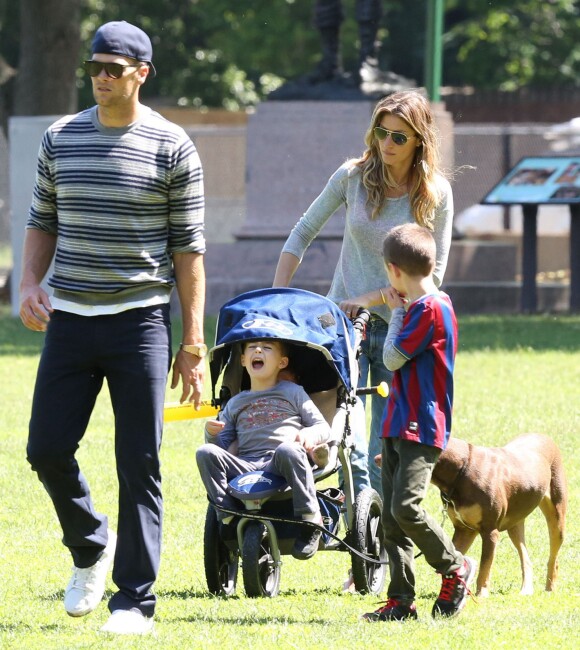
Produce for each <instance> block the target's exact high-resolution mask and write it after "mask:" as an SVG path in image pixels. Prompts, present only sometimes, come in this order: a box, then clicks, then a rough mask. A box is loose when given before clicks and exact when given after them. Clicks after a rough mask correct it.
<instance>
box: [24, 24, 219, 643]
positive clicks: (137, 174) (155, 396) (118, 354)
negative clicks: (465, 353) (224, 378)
mask: <svg viewBox="0 0 580 650" xmlns="http://www.w3.org/2000/svg"><path fill="white" fill-rule="evenodd" d="M152 58H153V53H152V46H151V41H150V39H149V37H148V36H147V34H145V33H144V32H143V31H142V30H141V29H139V28H138V27H135V26H134V25H131V24H129V23H127V22H124V21H115V22H110V23H106V24H105V25H103V26H101V27H100V28H99V29H98V30H97V32H96V34H95V36H94V39H93V42H92V56H91V59H90V60H89V61H85V64H84V67H85V70H86V72H87V73H88V75H90V77H91V79H92V85H93V94H94V97H95V101H96V106H94V107H92V108H90V109H88V110H85V111H82V112H80V113H78V114H76V115H69V116H66V117H63V118H62V119H60V120H58V121H56V122H55V123H54V124H53V125H52V126H50V127H49V128H48V129H47V131H46V133H45V134H44V137H43V140H42V144H41V147H40V152H39V158H38V166H37V175H36V183H35V186H34V193H33V199H32V205H31V208H30V213H29V219H28V223H27V229H26V235H25V242H24V253H23V269H22V281H21V286H20V294H21V306H20V317H21V319H22V322H23V323H24V325H25V326H26V327H28V328H29V329H32V330H35V331H46V337H45V342H44V348H43V351H42V355H41V359H40V364H39V368H38V374H37V378H36V385H35V389H34V397H33V404H32V415H31V419H30V427H29V438H28V446H27V454H28V460H29V462H30V464H31V466H32V469H33V470H34V471H35V472H36V473H37V474H38V478H39V479H40V481H41V482H42V483H43V485H44V487H45V488H46V490H47V492H48V494H49V495H50V497H51V499H52V501H53V504H54V507H55V509H56V513H57V516H58V518H59V521H60V524H61V527H62V530H63V542H64V544H65V546H67V547H68V549H69V550H70V552H71V555H72V558H73V563H74V567H73V575H72V578H71V580H70V582H69V584H68V587H67V588H66V591H65V597H64V605H65V609H66V611H67V612H68V614H70V615H71V616H84V615H85V614H88V613H89V612H91V611H93V610H94V609H95V608H96V607H97V605H98V604H99V602H100V601H101V599H102V597H103V594H104V589H105V579H106V575H107V572H108V569H109V567H110V565H111V563H113V581H114V583H115V584H116V586H117V588H118V590H117V591H116V593H114V595H113V596H112V598H111V599H110V602H109V609H110V612H111V616H110V617H109V620H108V621H107V623H106V624H105V625H104V626H103V628H102V630H104V631H106V632H111V633H121V634H123V633H133V634H146V633H147V632H149V631H150V630H151V629H152V626H153V614H154V610H155V596H154V594H153V592H152V586H153V583H154V582H155V579H156V576H157V571H158V567H159V558H160V550H161V524H162V515H163V501H162V494H161V474H160V463H159V449H160V445H161V435H162V425H163V404H164V399H165V387H166V381H167V376H168V372H169V369H170V367H171V360H172V352H171V328H170V309H169V301H170V293H171V291H172V288H173V286H174V285H175V286H176V287H177V292H178V295H179V299H180V303H181V315H182V325H183V339H182V340H183V343H182V345H181V347H180V349H179V351H178V352H177V354H176V356H175V361H174V363H173V373H172V382H171V385H172V388H175V387H177V386H178V384H179V383H180V381H181V384H182V391H181V401H186V400H189V401H192V402H193V403H194V404H195V405H196V406H197V405H199V403H200V399H201V391H202V386H203V379H204V369H205V365H204V364H205V362H204V360H203V357H204V355H205V352H206V348H205V345H204V344H203V308H204V299H205V275H204V266H203V253H204V252H205V240H204V234H203V227H204V197H203V174H202V168H201V164H200V160H199V156H198V154H197V151H196V149H195V147H194V145H193V143H192V142H191V140H190V138H189V137H188V136H187V134H186V133H185V132H184V131H183V129H182V128H181V127H178V126H177V125H175V124H172V123H171V122H169V121H167V120H166V119H164V118H163V117H162V116H161V115H159V114H158V113H156V112H155V111H153V110H151V109H150V108H148V107H146V106H144V105H143V104H141V103H140V101H139V91H140V88H141V86H142V85H143V84H144V83H145V81H146V80H147V77H148V76H149V75H155V68H154V67H153V63H152ZM52 262H54V268H53V271H52V273H51V275H50V278H49V280H48V285H49V286H50V287H51V288H52V296H51V297H49V295H48V294H47V293H46V292H45V291H44V289H43V288H42V287H41V281H42V280H43V278H44V276H45V274H46V273H47V272H48V270H49V267H50V265H51V263H52ZM104 380H106V382H107V385H108V388H109V393H110V397H111V403H112V407H113V411H114V417H115V456H116V464H117V476H118V481H119V515H118V523H117V535H115V533H114V532H113V531H112V530H110V529H109V525H108V520H107V517H106V516H105V515H102V514H99V513H98V512H97V511H96V510H95V509H94V507H93V504H92V501H91V497H90V492H89V487H88V485H87V482H86V480H85V478H84V476H83V474H82V473H81V471H80V469H79V466H78V464H77V461H76V459H75V453H76V450H77V448H78V446H79V443H80V441H81V439H82V437H83V435H84V433H85V431H86V428H87V425H88V422H89V418H90V416H91V413H92V410H93V407H94V404H95V400H96V398H97V395H98V393H99V392H100V389H101V387H102V384H103V381H104ZM113 560H114V562H113Z"/></svg>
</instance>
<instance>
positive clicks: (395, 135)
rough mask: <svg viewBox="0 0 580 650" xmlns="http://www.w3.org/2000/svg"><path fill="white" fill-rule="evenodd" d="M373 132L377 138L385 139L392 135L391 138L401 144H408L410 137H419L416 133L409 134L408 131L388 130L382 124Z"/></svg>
mask: <svg viewBox="0 0 580 650" xmlns="http://www.w3.org/2000/svg"><path fill="white" fill-rule="evenodd" d="M373 132H374V134H375V138H376V139H377V140H385V139H386V138H388V137H389V136H391V140H392V141H393V142H394V143H395V144H398V145H399V146H403V145H404V144H407V142H408V140H409V138H416V137H417V136H416V135H407V134H406V133H401V132H400V131H388V130H387V129H383V127H382V126H375V128H374V129H373Z"/></svg>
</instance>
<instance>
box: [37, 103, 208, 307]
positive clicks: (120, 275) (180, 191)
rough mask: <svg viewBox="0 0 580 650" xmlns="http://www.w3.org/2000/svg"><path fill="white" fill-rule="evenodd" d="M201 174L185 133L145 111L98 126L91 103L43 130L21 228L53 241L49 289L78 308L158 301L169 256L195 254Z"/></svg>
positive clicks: (199, 249)
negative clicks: (126, 121) (119, 123)
mask: <svg viewBox="0 0 580 650" xmlns="http://www.w3.org/2000/svg"><path fill="white" fill-rule="evenodd" d="M203 227H204V195H203V172H202V168H201V162H200V160H199V156H198V154H197V151H196V149H195V146H194V145H193V143H192V142H191V140H190V138H189V137H188V136H187V134H186V133H185V131H184V130H183V129H182V128H181V127H179V126H177V125H176V124H173V123H172V122H169V121H168V120H166V119H165V118H163V117H162V116H161V115H159V114H158V113H156V112H155V111H152V110H150V109H146V112H145V113H144V114H143V115H142V117H141V118H140V119H139V120H138V121H137V122H135V123H133V124H131V125H129V126H128V127H123V128H107V127H104V126H102V125H101V124H100V123H99V121H98V118H97V107H93V108H90V109H88V110H85V111H82V112H80V113H78V114H76V115H69V116H66V117H63V118H61V119H60V120H58V121H56V122H55V123H54V124H53V125H52V126H50V127H49V128H48V129H47V131H46V132H45V134H44V137H43V140H42V143H41V146H40V152H39V157H38V169H37V175H36V183H35V186H34V193H33V198H32V205H31V208H30V213H29V218H28V223H27V228H37V229H39V230H42V231H44V232H47V233H52V234H54V235H57V247H56V254H55V259H54V272H53V274H52V276H51V277H50V279H49V282H48V283H49V285H50V286H51V287H53V289H54V295H55V296H56V297H59V298H62V299H65V300H68V301H72V302H77V303H81V304H87V305H106V304H110V303H120V302H139V301H143V300H150V299H151V298H154V297H156V296H159V297H162V298H163V297H165V299H167V296H168V294H169V293H170V292H171V289H172V287H173V284H174V278H173V267H172V262H171V254H172V253H176V252H177V253H187V252H192V253H204V252H205V240H204V235H203Z"/></svg>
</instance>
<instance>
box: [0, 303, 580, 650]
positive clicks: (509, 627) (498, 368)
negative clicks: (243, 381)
mask: <svg viewBox="0 0 580 650" xmlns="http://www.w3.org/2000/svg"><path fill="white" fill-rule="evenodd" d="M213 325H214V321H213V319H208V334H207V339H208V341H212V340H213V330H212V328H213ZM175 337H176V340H179V333H178V332H177V331H176V332H175ZM41 345H42V335H41V334H36V333H33V332H29V331H27V330H25V329H24V328H23V327H22V326H21V325H20V323H19V321H17V320H15V319H13V318H11V317H10V316H9V311H8V309H7V308H6V307H2V308H0V370H1V372H0V395H1V405H2V406H1V408H0V494H1V495H2V504H1V508H0V540H1V547H0V549H1V550H0V648H2V649H4V648H10V649H18V650H21V649H27V650H28V649H38V650H47V649H58V650H69V649H70V650H72V649H75V650H76V649H80V648H91V649H98V648H151V647H155V648H176V649H180V650H183V649H189V648H224V649H225V648H254V647H259V648H283V649H286V648H300V649H302V648H304V649H307V648H345V649H348V648H389V649H397V648H405V649H410V650H413V649H415V648H420V649H423V648H437V649H438V650H442V649H447V648H449V649H455V648H464V647H465V648H467V647H469V648H477V649H478V650H479V649H480V648H486V649H487V648H489V649H491V648H494V649H495V648H503V647H505V648H510V649H512V648H516V649H520V648H521V649H526V650H527V649H531V648H538V649H542V650H544V649H548V648H550V649H551V648H554V649H556V648H575V647H577V646H578V637H579V632H578V629H579V626H580V614H579V611H580V524H579V523H578V522H579V520H580V506H579V505H578V502H579V499H578V497H579V492H580V464H579V463H578V460H577V452H576V447H577V445H578V440H579V436H580V394H579V392H580V390H579V388H580V317H579V316H528V317H524V316H521V317H518V316H514V317H492V316H485V317H483V316H482V317H463V318H461V317H460V350H459V354H458V358H457V371H456V400H455V417H454V435H456V436H457V437H460V438H464V439H467V440H469V441H471V442H474V443H476V444H485V445H500V444H504V443H505V442H507V441H508V440H509V439H511V438H512V437H515V436H516V435H518V434H519V433H523V432H528V431H539V432H543V433H546V434H548V435H550V436H552V437H553V438H554V439H555V440H556V442H557V443H558V444H559V445H560V448H561V449H562V452H563V455H564V460H565V466H566V471H567V474H568V481H569V511H568V520H567V524H568V527H567V537H566V541H565V543H564V546H563V548H562V551H561V554H560V578H559V584H558V590H557V591H555V592H554V593H551V594H547V593H545V592H544V591H543V586H544V581H545V567H546V561H547V555H548V535H547V530H546V525H545V522H544V519H543V517H542V515H541V514H540V512H539V511H536V512H534V513H533V514H532V515H531V516H530V517H529V519H528V524H527V542H528V549H529V552H530V555H531V557H532V561H533V564H534V570H535V579H534V584H535V590H536V591H535V594H534V595H533V596H530V597H521V596H519V595H518V591H519V586H520V568H519V560H518V557H517V554H516V552H515V549H514V548H513V547H512V545H511V542H510V541H509V539H508V537H507V535H506V534H503V535H502V538H501V543H500V544H499V547H498V551H497V557H496V561H495V564H494V567H493V572H492V595H491V597H490V598H488V599H487V600H480V601H479V602H473V601H470V602H469V603H468V605H467V607H466V609H465V611H464V612H463V613H462V614H461V616H459V617H458V618H456V619H453V620H448V621H440V620H438V621H434V620H433V619H431V616H430V611H431V606H432V603H433V600H434V599H435V597H436V595H437V593H438V590H439V586H440V578H439V577H438V576H436V575H434V574H433V572H432V570H431V569H430V568H429V567H428V566H427V565H426V563H425V562H424V560H422V559H421V558H420V559H418V560H417V589H418V596H419V597H418V602H417V606H418V610H419V620H418V621H416V622H406V623H404V624H397V623H395V624H374V625H373V624H368V623H364V622H361V621H360V620H359V617H360V615H361V614H362V613H364V612H367V611H372V610H373V609H375V608H376V606H377V601H378V600H379V599H378V598H375V597H373V596H360V595H353V594H343V593H342V592H341V585H342V582H343V580H344V579H345V577H346V574H347V570H348V568H349V565H350V563H349V557H348V555H347V554H345V553H339V552H332V553H318V554H317V555H316V556H315V557H314V558H313V559H312V560H309V561H307V562H298V561H296V560H294V559H293V558H291V557H289V556H284V558H283V559H284V564H283V568H282V584H281V593H280V595H279V596H278V597H277V598H274V599H249V598H247V597H246V596H245V594H244V590H243V584H242V580H241V576H240V581H239V584H238V593H237V595H236V596H235V597H233V598H230V599H227V600H226V599H220V598H215V597H211V596H209V595H208V593H207V589H206V584H205V577H204V572H203V551H202V537H203V521H204V516H205V509H206V503H207V502H206V498H205V494H204V491H203V489H202V485H201V481H200V479H199V476H198V474H197V469H196V467H195V459H194V452H195V449H196V448H197V446H198V445H199V444H200V443H201V442H202V437H203V436H202V426H203V421H200V420H193V421H190V422H176V423H171V424H168V425H167V427H166V429H165V436H164V443H163V449H162V460H163V467H162V469H163V478H164V491H165V530H164V550H163V560H162V565H161V571H160V574H159V580H158V582H157V585H156V593H157V595H158V596H159V604H158V609H157V614H156V620H157V623H156V637H155V638H151V637H146V638H143V639H140V638H108V637H105V636H102V635H100V634H98V629H99V627H100V626H101V625H102V624H103V623H104V622H105V620H106V618H107V615H108V611H107V608H106V603H105V602H103V603H102V604H101V605H100V607H99V608H98V609H97V610H96V611H95V612H93V613H92V614H91V615H90V616H87V617H84V618H82V619H73V618H70V617H68V616H67V615H66V613H65V611H64V608H63V605H62V597H63V590H64V587H65V586H66V584H67V582H68V579H69V572H70V564H71V561H70V557H69V556H68V554H67V552H66V550H65V548H64V547H63V546H62V544H61V542H60V532H59V526H58V522H57V520H56V517H55V515H54V512H53V509H52V505H51V504H50V502H49V499H48V497H47V495H46V494H45V492H44V489H43V488H42V486H41V485H40V483H39V482H38V480H37V479H36V476H35V475H34V474H33V473H32V472H31V471H30V469H29V467H28V464H27V462H26V460H25V445H26V432H27V423H28V417H29V412H30V402H31V392H32V387H33V382H34V377H35V372H36V366H37V363H38V354H39V351H40V347H41ZM206 388H207V390H208V391H209V388H210V386H209V375H208V382H207V386H206ZM177 399H178V392H177V391H173V392H172V391H168V401H176V400H177ZM111 431H112V417H111V408H110V403H109V400H108V396H107V393H106V391H104V392H103V394H102V395H101V396H100V397H99V400H98V404H97V408H96V410H95V412H94V414H93V417H92V419H91V423H90V426H89V431H88V432H87V435H86V437H85V440H84V441H83V443H82V445H81V449H80V451H79V454H78V458H79V462H80V464H81V466H82V468H83V471H84V472H85V474H86V475H87V477H88V479H89V482H90V484H91V488H92V494H93V498H94V502H95V505H96V507H97V508H98V509H99V510H100V511H102V512H105V513H107V514H108V515H109V517H110V519H111V521H112V522H114V521H115V518H116V507H117V506H116V475H115V469H114V463H113V446H112V435H111ZM427 505H428V507H429V509H430V510H431V511H432V512H433V513H435V514H437V515H438V516H440V517H441V518H442V515H440V514H439V513H441V506H440V501H439V497H438V493H437V492H436V490H435V489H434V488H431V489H430V491H429V494H428V497H427ZM445 528H446V530H447V531H448V532H449V533H451V532H452V529H451V525H450V523H449V521H446V523H445ZM479 552H480V544H479V541H478V542H476V544H475V545H474V547H473V548H472V551H471V553H472V554H473V556H474V557H475V558H477V559H478V560H479ZM240 573H241V572H240ZM108 587H109V589H110V590H112V589H113V587H114V585H113V584H112V582H111V581H110V580H109V583H108Z"/></svg>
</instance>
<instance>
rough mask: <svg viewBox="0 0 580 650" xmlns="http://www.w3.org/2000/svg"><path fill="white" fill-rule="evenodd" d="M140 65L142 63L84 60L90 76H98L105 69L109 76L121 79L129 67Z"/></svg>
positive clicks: (85, 68)
mask: <svg viewBox="0 0 580 650" xmlns="http://www.w3.org/2000/svg"><path fill="white" fill-rule="evenodd" d="M140 65H141V64H140V63H133V64H131V65H123V64H122V63H104V62H103V61H84V62H83V68H84V70H85V72H86V73H87V74H88V75H89V77H98V76H99V75H100V74H101V71H102V70H104V71H105V72H106V73H107V77H110V78H111V79H120V78H121V77H122V76H123V72H125V70H126V69H127V68H138V67H140Z"/></svg>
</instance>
